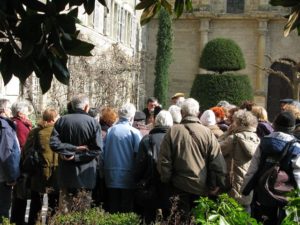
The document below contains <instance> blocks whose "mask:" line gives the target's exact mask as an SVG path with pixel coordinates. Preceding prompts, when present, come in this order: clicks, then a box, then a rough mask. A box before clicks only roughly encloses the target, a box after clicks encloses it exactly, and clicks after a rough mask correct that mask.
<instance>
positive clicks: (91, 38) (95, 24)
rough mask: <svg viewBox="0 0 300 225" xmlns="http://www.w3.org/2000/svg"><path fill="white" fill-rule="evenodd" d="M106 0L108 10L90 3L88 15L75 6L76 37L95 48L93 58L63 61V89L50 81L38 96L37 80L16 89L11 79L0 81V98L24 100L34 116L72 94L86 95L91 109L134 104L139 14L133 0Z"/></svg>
mask: <svg viewBox="0 0 300 225" xmlns="http://www.w3.org/2000/svg"><path fill="white" fill-rule="evenodd" d="M106 2H107V6H108V8H105V7H104V6H102V5H101V4H100V3H99V2H98V1H95V10H94V12H93V13H92V14H91V15H87V14H86V13H85V10H84V8H83V7H80V8H79V13H78V19H79V20H80V21H81V23H80V24H79V25H78V27H77V28H78V29H79V30H80V34H79V35H80V38H81V39H83V40H85V41H88V42H90V43H93V44H94V45H95V48H94V49H93V51H92V54H93V56H90V57H70V58H69V62H68V63H69V66H68V68H69V71H70V74H71V79H70V85H69V86H65V85H62V84H60V83H59V82H58V81H57V80H56V79H55V78H54V79H53V81H52V86H51V89H50V90H49V91H48V92H47V93H46V94H44V95H42V93H41V90H40V87H39V82H38V78H36V77H35V76H34V75H33V76H32V77H30V78H29V79H27V81H26V84H25V87H21V88H19V86H20V85H19V82H18V80H17V79H16V78H14V79H13V80H12V81H11V82H10V83H9V84H8V85H6V86H5V87H4V85H3V82H2V79H1V83H0V93H1V96H2V97H8V98H10V99H12V100H13V101H14V100H16V99H17V98H21V99H22V98H23V99H28V100H29V101H31V102H32V103H33V105H34V106H35V108H36V109H37V111H38V113H40V112H41V110H43V109H44V108H45V107H47V106H55V107H58V108H59V109H62V108H64V107H66V103H67V101H68V100H70V98H71V97H72V96H73V95H74V94H78V93H85V94H87V95H88V96H89V97H90V101H91V103H92V105H93V106H96V107H99V106H101V105H112V106H118V105H119V104H121V102H124V101H125V102H126V101H131V102H135V103H137V104H138V102H139V98H138V97H135V96H139V94H138V93H139V90H138V88H137V86H138V85H136V82H140V81H139V72H140V71H139V68H137V67H138V66H137V65H138V64H139V62H140V61H139V60H140V57H141V55H140V52H141V47H142V45H141V33H142V32H141V27H140V25H139V18H140V12H136V11H135V10H134V7H135V4H136V3H135V1H134V0H107V1H106ZM133 64H134V66H133ZM114 84H115V85H114ZM12 86H13V88H11V87H12ZM12 92H13V93H12ZM133 92H134V93H135V94H133ZM12 95H13V96H12ZM20 95H22V96H20Z"/></svg>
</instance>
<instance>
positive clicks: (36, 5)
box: [22, 0, 47, 12]
mask: <svg viewBox="0 0 300 225" xmlns="http://www.w3.org/2000/svg"><path fill="white" fill-rule="evenodd" d="M22 3H23V4H24V5H25V6H26V7H27V8H28V9H31V10H34V11H37V12H46V10H47V7H46V5H45V4H44V3H43V2H41V1H38V0H30V1H29V0H22Z"/></svg>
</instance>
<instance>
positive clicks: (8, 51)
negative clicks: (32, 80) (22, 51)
mask: <svg viewBox="0 0 300 225" xmlns="http://www.w3.org/2000/svg"><path fill="white" fill-rule="evenodd" d="M13 54H14V51H13V49H12V47H11V46H10V44H9V43H7V44H6V45H5V46H4V47H3V48H2V50H1V55H0V56H1V62H0V72H1V74H2V78H3V81H4V85H6V84H8V82H9V81H10V80H11V78H12V75H13V70H12V62H13V61H12V60H11V59H12V56H13Z"/></svg>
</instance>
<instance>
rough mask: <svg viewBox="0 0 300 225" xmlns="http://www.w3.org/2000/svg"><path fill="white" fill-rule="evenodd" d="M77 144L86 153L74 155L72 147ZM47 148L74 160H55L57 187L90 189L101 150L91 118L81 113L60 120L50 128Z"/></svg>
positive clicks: (94, 181)
mask: <svg viewBox="0 0 300 225" xmlns="http://www.w3.org/2000/svg"><path fill="white" fill-rule="evenodd" d="M81 145H87V146H88V149H89V150H88V151H80V152H77V151H76V147H77V146H81ZM50 147H51V149H52V150H53V151H55V152H57V153H59V154H60V155H65V156H73V155H74V157H75V159H74V160H71V161H65V160H63V159H62V158H61V157H60V159H59V165H58V184H59V187H60V188H87V189H92V188H94V186H95V183H96V169H97V163H98V158H99V155H100V153H101V151H102V138H101V127H100V125H99V123H98V122H97V121H96V120H95V119H94V118H92V117H90V116H89V115H88V114H86V113H85V112H84V111H77V112H75V113H73V114H68V115H65V116H63V117H61V118H60V119H59V120H58V121H57V122H56V123H55V125H54V129H53V131H52V134H51V138H50Z"/></svg>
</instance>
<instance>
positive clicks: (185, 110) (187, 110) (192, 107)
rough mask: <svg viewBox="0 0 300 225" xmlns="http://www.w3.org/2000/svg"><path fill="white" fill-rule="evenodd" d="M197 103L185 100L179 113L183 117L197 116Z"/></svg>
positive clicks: (193, 100) (190, 99) (198, 107)
mask: <svg viewBox="0 0 300 225" xmlns="http://www.w3.org/2000/svg"><path fill="white" fill-rule="evenodd" d="M199 110H200V105H199V103H198V102H197V101H196V100H195V99H193V98H187V99H186V100H184V102H183V103H182V105H181V112H182V114H183V115H184V116H198V114H199Z"/></svg>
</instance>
